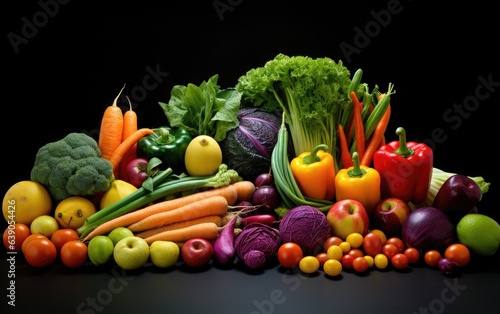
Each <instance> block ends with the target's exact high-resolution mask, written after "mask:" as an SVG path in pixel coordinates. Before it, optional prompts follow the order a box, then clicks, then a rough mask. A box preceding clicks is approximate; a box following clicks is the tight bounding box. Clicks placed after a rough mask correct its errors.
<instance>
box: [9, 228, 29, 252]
mask: <svg viewBox="0 0 500 314" xmlns="http://www.w3.org/2000/svg"><path fill="white" fill-rule="evenodd" d="M30 234H31V231H30V228H29V227H28V226H27V225H26V224H23V223H16V224H13V225H9V226H7V228H5V231H4V232H3V245H4V246H5V248H6V249H7V250H8V251H15V252H19V251H21V248H22V244H23V241H24V240H26V238H27V237H28V236H29V235H30Z"/></svg>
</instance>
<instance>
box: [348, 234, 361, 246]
mask: <svg viewBox="0 0 500 314" xmlns="http://www.w3.org/2000/svg"><path fill="white" fill-rule="evenodd" d="M345 240H346V242H349V244H350V245H351V248H353V249H357V248H359V247H360V246H361V245H362V244H363V235H362V234H361V233H359V232H353V233H350V234H349V235H348V236H347V237H346V238H345Z"/></svg>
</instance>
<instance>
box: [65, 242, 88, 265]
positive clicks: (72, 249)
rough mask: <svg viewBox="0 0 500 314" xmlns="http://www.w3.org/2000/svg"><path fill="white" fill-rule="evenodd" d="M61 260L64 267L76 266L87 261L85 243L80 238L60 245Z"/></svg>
mask: <svg viewBox="0 0 500 314" xmlns="http://www.w3.org/2000/svg"><path fill="white" fill-rule="evenodd" d="M60 255H61V261H62V262H63V264H64V265H65V266H66V267H69V268H78V267H81V266H83V264H85V262H86V261H87V257H88V249H87V245H86V244H85V243H83V242H82V241H80V240H70V241H68V242H66V243H64V244H63V246H62V247H61V252H60Z"/></svg>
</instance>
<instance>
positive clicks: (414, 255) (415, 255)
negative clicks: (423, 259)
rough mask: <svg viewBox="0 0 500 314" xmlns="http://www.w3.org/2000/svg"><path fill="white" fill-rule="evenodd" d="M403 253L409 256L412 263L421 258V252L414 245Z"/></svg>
mask: <svg viewBox="0 0 500 314" xmlns="http://www.w3.org/2000/svg"><path fill="white" fill-rule="evenodd" d="M403 253H404V254H405V255H406V256H408V261H409V262H410V264H415V263H417V262H418V261H419V260H420V252H419V251H418V250H417V249H416V248H414V247H409V248H406V249H405V250H404V252H403Z"/></svg>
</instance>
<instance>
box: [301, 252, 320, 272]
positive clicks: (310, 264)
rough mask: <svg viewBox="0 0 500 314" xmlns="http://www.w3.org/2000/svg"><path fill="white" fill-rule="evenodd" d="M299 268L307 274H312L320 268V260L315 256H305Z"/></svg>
mask: <svg viewBox="0 0 500 314" xmlns="http://www.w3.org/2000/svg"><path fill="white" fill-rule="evenodd" d="M299 268H300V270H301V271H302V272H304V273H306V274H312V273H314V272H316V271H318V269H319V260H318V259H317V258H316V257H315V256H304V257H303V258H302V259H301V260H300V262H299Z"/></svg>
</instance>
